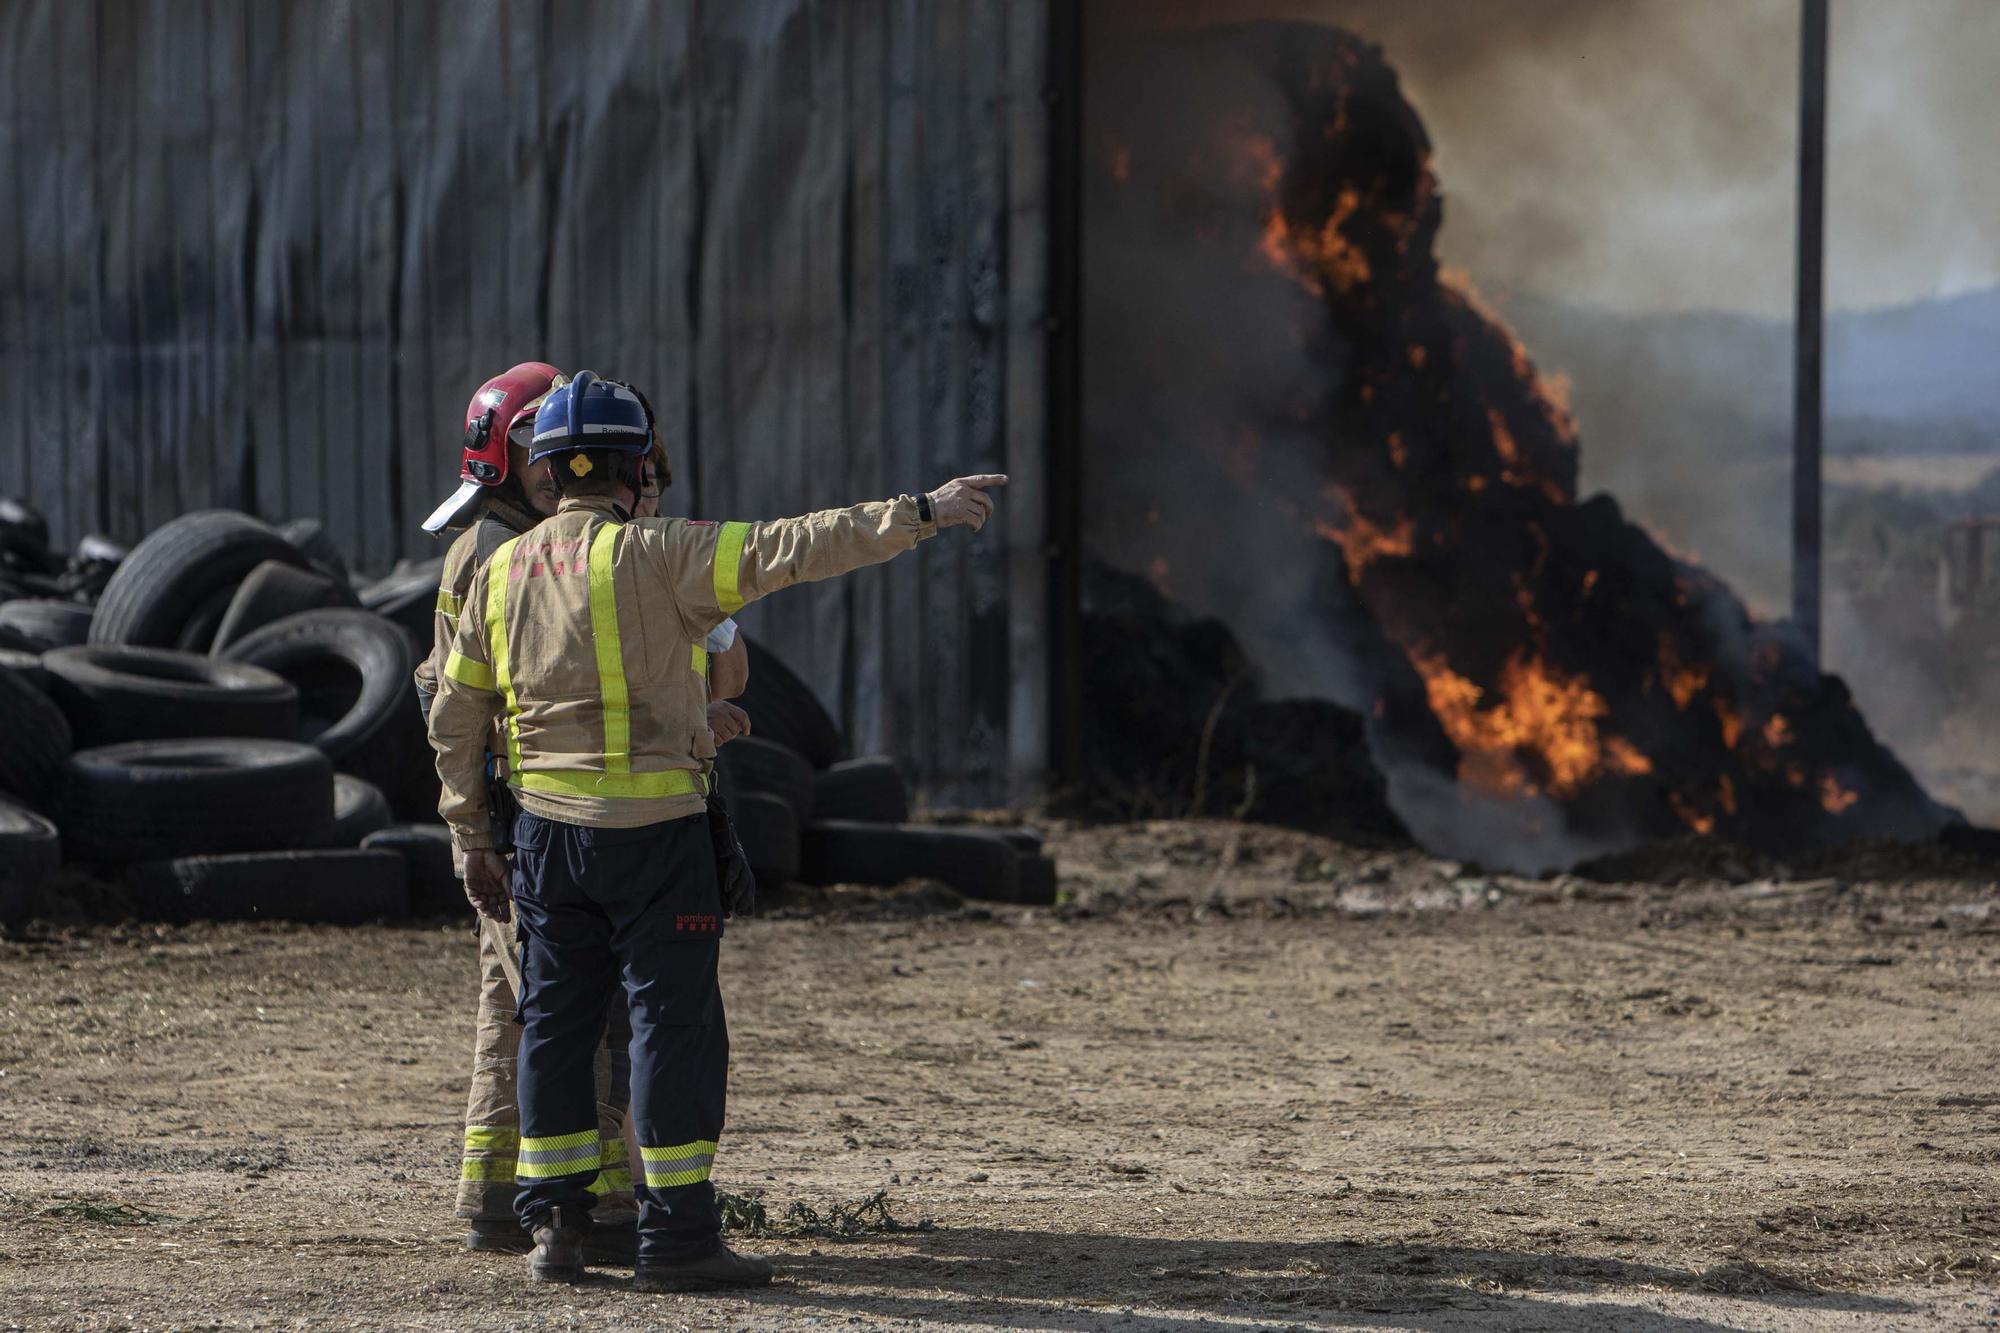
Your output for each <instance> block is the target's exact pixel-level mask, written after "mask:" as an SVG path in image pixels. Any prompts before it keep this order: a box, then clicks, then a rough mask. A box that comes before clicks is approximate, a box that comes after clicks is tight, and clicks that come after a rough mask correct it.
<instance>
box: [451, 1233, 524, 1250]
mask: <svg viewBox="0 0 2000 1333" xmlns="http://www.w3.org/2000/svg"><path fill="white" fill-rule="evenodd" d="M465 1248H466V1249H468V1250H471V1251H472V1252H473V1253H474V1254H526V1253H527V1252H528V1251H530V1250H532V1249H534V1248H535V1242H534V1241H532V1240H530V1239H529V1238H528V1237H527V1235H526V1234H525V1233H524V1234H523V1235H522V1237H521V1239H519V1240H518V1241H517V1240H512V1239H509V1238H507V1237H504V1236H481V1235H470V1236H467V1237H466V1238H465Z"/></svg>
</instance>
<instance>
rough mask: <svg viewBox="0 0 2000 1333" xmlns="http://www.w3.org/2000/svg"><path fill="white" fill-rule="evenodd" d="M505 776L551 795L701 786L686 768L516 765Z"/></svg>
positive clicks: (667, 792)
mask: <svg viewBox="0 0 2000 1333" xmlns="http://www.w3.org/2000/svg"><path fill="white" fill-rule="evenodd" d="M507 780H508V781H509V782H511V783H513V784H514V785H515V786H516V787H519V788H520V789H521V790H522V791H539V792H547V793H548V794H549V795H551V796H603V797H607V798H611V799H617V798H619V797H641V798H652V797H661V796H696V795H699V794H700V793H701V792H702V790H703V788H702V785H701V779H700V777H699V776H698V775H697V774H696V773H695V772H694V771H693V770H692V769H687V768H669V769H663V770H661V771H660V772H657V773H620V774H612V773H593V772H591V771H590V770H588V769H580V768H554V769H551V768H537V769H532V770H530V771H528V772H526V773H523V772H521V771H520V770H518V769H516V770H514V771H513V773H512V774H511V775H510V776H509V777H508V779H507Z"/></svg>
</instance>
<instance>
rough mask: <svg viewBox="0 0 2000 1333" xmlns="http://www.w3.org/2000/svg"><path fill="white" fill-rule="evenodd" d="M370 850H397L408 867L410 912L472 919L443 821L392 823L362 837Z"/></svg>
mask: <svg viewBox="0 0 2000 1333" xmlns="http://www.w3.org/2000/svg"><path fill="white" fill-rule="evenodd" d="M361 845H362V846H363V847H364V848H367V849H368V850H370V851H384V852H394V853H396V854H397V855H398V856H400V857H402V858H403V863H404V865H405V866H406V867H407V868H408V870H409V884H410V915H411V916H423V917H438V916H446V917H464V918H466V919H467V920H470V919H472V917H473V911H472V904H471V903H469V902H467V901H466V899H465V885H464V884H463V883H462V882H460V880H459V878H458V872H457V871H455V870H453V869H452V864H451V830H449V829H447V828H446V827H445V826H444V825H442V824H391V825H390V826H389V827H388V828H385V829H383V830H382V831H381V832H379V833H371V834H369V835H368V836H367V837H365V838H363V839H362V840H361Z"/></svg>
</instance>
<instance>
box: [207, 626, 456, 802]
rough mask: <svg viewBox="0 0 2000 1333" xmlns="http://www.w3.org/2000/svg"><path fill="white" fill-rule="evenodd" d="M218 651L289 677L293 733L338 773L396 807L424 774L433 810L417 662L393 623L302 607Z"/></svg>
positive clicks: (433, 782)
mask: <svg viewBox="0 0 2000 1333" xmlns="http://www.w3.org/2000/svg"><path fill="white" fill-rule="evenodd" d="M222 657H223V659H224V660H225V661H230V662H247V663H251V664H253V665H256V666H260V667H263V668H265V669H266V670H268V671H274V672H276V673H277V674H278V675H280V676H282V677H284V678H285V679H286V680H287V681H290V682H291V683H292V685H293V686H294V687H296V688H297V690H298V692H299V730H298V731H297V732H296V733H295V734H296V736H297V738H298V739H300V740H304V741H309V742H311V743H312V744H313V745H316V746H318V747H319V749H320V750H321V751H323V752H324V753H325V754H326V756H327V757H328V758H329V759H331V760H333V763H334V766H335V767H336V768H338V769H340V770H341V771H342V772H343V773H352V774H354V775H355V776H356V777H358V778H365V779H367V780H368V781H370V782H372V783H374V784H375V785H376V786H378V787H380V788H381V789H382V790H383V792H384V794H385V795H387V796H388V797H389V802H390V804H391V806H393V807H395V808H396V809H399V810H400V809H402V808H404V805H405V793H406V792H408V791H409V790H410V789H411V787H412V784H413V783H414V782H417V781H418V780H422V779H427V780H428V784H429V785H428V791H429V799H430V805H431V807H432V808H433V809H435V808H436V805H437V776H436V769H435V768H434V767H433V766H432V763H431V752H430V747H429V745H428V744H427V743H426V742H425V740H424V719H423V715H422V714H421V713H420V712H418V711H417V706H416V703H415V702H414V699H413V697H412V696H413V695H414V694H415V692H416V687H415V686H414V685H413V684H412V683H411V672H412V671H413V670H414V669H415V667H416V663H415V662H414V660H413V659H412V657H411V652H410V641H409V639H408V638H407V637H406V636H405V635H404V634H403V633H402V632H401V631H399V630H398V629H397V628H396V627H395V626H394V625H392V624H390V623H389V622H388V621H386V620H384V619H382V618H381V617H380V616H378V615H375V614H374V613H373V612H369V611H360V610H331V611H305V612H301V613H300V614H298V615H295V616H287V617H285V618H284V619H283V620H280V621H277V622H275V623H273V624H269V625H266V626H264V628H262V629H260V630H258V631H257V632H256V633H254V634H251V635H250V636H248V637H247V638H243V639H239V640H238V641H237V642H235V643H232V644H230V645H229V646H228V647H227V648H225V649H224V650H223V652H222Z"/></svg>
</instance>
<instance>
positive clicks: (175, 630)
mask: <svg viewBox="0 0 2000 1333" xmlns="http://www.w3.org/2000/svg"><path fill="white" fill-rule="evenodd" d="M359 604H360V597H359V595H358V594H357V593H356V592H355V590H354V589H353V587H352V586H351V585H350V583H349V581H348V577H347V573H346V567H345V565H344V564H343V563H342V561H341V558H340V553H339V552H338V550H337V549H336V548H334V546H333V545H332V543H331V542H330V541H329V540H328V539H327V537H326V534H325V532H324V530H323V529H321V528H320V527H319V526H318V524H317V523H314V522H303V523H297V524H291V525H288V526H287V527H286V528H285V529H283V530H280V529H278V528H275V527H272V526H271V525H269V524H266V523H263V522H261V521H260V520H258V519H255V518H252V517H250V516H249V515H247V514H240V513H234V512H230V511H223V510H210V511H203V512H199V513H192V514H186V515H183V516H182V517H180V518H177V519H174V520H173V521H171V522H169V523H167V524H165V525H163V526H161V527H160V528H158V529H157V530H155V531H154V532H153V533H152V534H151V535H149V536H148V537H146V538H145V540H143V541H141V542H139V543H138V544H137V545H136V546H134V547H132V548H131V549H130V550H129V551H128V550H126V549H125V548H124V547H122V546H120V545H118V544H117V543H115V542H113V541H111V540H110V539H108V538H105V537H103V536H101V535H96V534H93V535H91V536H87V537H85V538H84V539H83V541H82V542H80V543H79V544H78V546H77V549H76V551H75V552H74V553H73V554H72V555H70V556H68V557H66V558H64V557H59V556H57V555H55V554H54V553H52V552H51V550H50V549H49V546H48V528H47V524H46V523H44V522H43V521H42V520H41V518H40V516H39V515H38V514H35V513H34V512H33V511H32V510H31V509H29V508H28V507H27V506H25V505H22V504H20V503H19V502H17V501H12V500H8V499H6V498H5V497H0V734H5V735H6V736H7V737H8V740H7V743H6V744H5V745H4V746H0V920H6V921H15V920H19V919H21V918H23V917H25V916H30V915H33V914H36V913H39V912H45V911H48V910H52V909H55V908H58V907H59V906H60V900H59V898H57V897H55V896H53V895H54V892H55V888H56V885H57V884H58V883H59V882H60V881H58V880H57V870H58V868H59V866H60V865H61V864H62V863H64V862H67V863H70V864H72V865H74V866H76V867H77V868H78V870H79V871H81V872H83V873H85V874H87V875H91V876H93V877H95V878H98V879H110V880H113V881H118V882H122V883H123V884H124V886H125V888H126V890H127V892H128V894H129V896H130V901H131V903H132V905H133V907H134V909H135V911H136V912H137V914H138V915H140V916H142V917H146V918H152V919H162V920H187V919H191V918H210V919H228V918H254V919H284V920H297V921H342V922H344V921H361V920H373V919H377V918H382V917H401V916H405V915H407V914H408V911H409V902H410V894H409V879H410V872H409V865H410V863H409V861H408V859H407V858H406V857H405V856H403V855H402V854H401V853H400V852H399V851H398V850H397V849H396V848H394V847H375V848H363V847H361V846H360V844H361V843H362V842H364V841H366V840H369V839H371V838H374V837H378V836H380V835H381V834H383V833H384V832H385V831H387V830H388V828H389V826H390V825H391V823H392V821H393V820H394V818H395V810H394V809H393V808H392V807H393V803H394V801H395V799H396V798H397V797H398V796H399V795H402V794H403V793H404V791H405V789H408V790H409V791H411V792H414V793H415V796H414V797H413V798H412V799H416V800H419V801H421V799H422V790H423V787H424V785H425V784H424V782H423V780H422V774H424V773H428V772H430V771H431V770H430V763H429V755H428V750H427V749H423V751H422V753H421V754H419V753H418V751H419V749H420V748H422V747H421V740H422V721H421V718H420V716H419V715H418V712H417V708H416V704H415V701H414V697H413V696H414V687H413V686H412V684H411V680H410V675H411V668H412V665H413V650H412V648H411V647H410V645H409V641H408V636H407V635H405V634H404V633H403V632H402V631H401V630H399V629H397V628H396V627H395V626H394V625H392V624H391V623H390V622H388V621H387V620H383V619H381V618H378V617H374V616H370V615H369V614H368V613H366V612H364V611H361V610H358V609H357V608H358V606H359ZM353 617H359V618H361V620H362V621H364V622H365V623H361V624H357V623H355V621H354V620H353V619H352V618H353ZM211 648H214V649H215V650H216V651H215V652H214V653H213V654H212V655H211V653H210V649H211ZM412 766H414V767H415V768H417V769H418V776H417V778H416V779H415V780H413V779H412V777H411V774H410V773H409V772H408V771H407V770H408V769H409V768H410V767H412ZM429 785H430V795H429V801H428V806H429V808H428V810H427V811H426V813H427V814H430V815H431V816H432V817H434V813H435V808H436V787H435V780H434V779H432V780H431V782H430V784H429ZM439 831H440V832H441V831H442V830H441V829H440V830H439Z"/></svg>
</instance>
